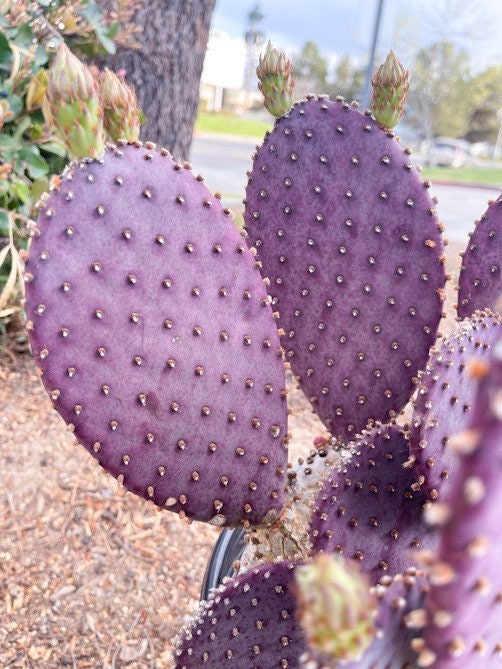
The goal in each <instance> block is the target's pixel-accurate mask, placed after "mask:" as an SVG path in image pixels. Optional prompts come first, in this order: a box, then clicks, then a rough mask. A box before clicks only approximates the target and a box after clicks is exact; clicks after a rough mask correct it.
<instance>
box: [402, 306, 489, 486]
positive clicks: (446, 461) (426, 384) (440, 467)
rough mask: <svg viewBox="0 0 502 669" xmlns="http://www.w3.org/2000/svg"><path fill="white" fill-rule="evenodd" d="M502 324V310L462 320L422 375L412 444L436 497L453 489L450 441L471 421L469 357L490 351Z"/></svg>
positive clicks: (454, 464)
mask: <svg viewBox="0 0 502 669" xmlns="http://www.w3.org/2000/svg"><path fill="white" fill-rule="evenodd" d="M501 324H502V321H501V318H500V316H499V315H497V314H494V313H492V312H490V311H486V312H476V313H475V314H474V315H473V317H472V319H466V320H464V321H463V322H462V323H460V324H459V325H458V327H457V332H456V333H454V334H452V335H451V336H450V337H449V338H448V339H446V340H444V341H443V342H442V343H441V344H439V345H438V347H437V350H436V351H435V352H434V353H433V355H432V357H431V359H430V361H429V362H428V364H427V367H426V371H425V374H424V375H423V377H422V378H421V381H420V386H419V390H418V397H417V401H416V405H415V410H414V414H413V423H414V425H415V429H414V431H413V434H412V438H411V441H410V450H411V454H412V459H413V460H414V470H415V473H416V475H417V476H418V477H419V482H420V485H421V486H422V489H423V491H424V492H425V493H426V494H427V495H429V496H430V497H431V498H432V499H435V498H437V496H438V495H440V496H441V498H442V497H443V495H444V494H446V493H447V491H448V490H449V488H450V486H451V480H452V478H454V476H455V470H456V468H457V466H458V459H457V458H456V456H455V455H454V454H453V453H451V451H450V450H449V449H448V448H447V445H448V442H449V440H450V439H451V438H452V437H453V436H454V435H455V434H457V432H459V431H460V430H463V429H465V428H466V427H467V425H468V424H469V422H470V421H471V411H472V405H473V400H474V396H475V391H476V386H475V384H473V382H472V379H471V378H470V376H469V368H468V362H469V360H470V359H471V358H473V357H475V358H477V359H481V360H483V359H485V358H486V357H487V356H489V355H490V353H491V348H492V346H493V343H494V342H495V341H497V339H498V338H499V337H500V332H501V331H502V327H501Z"/></svg>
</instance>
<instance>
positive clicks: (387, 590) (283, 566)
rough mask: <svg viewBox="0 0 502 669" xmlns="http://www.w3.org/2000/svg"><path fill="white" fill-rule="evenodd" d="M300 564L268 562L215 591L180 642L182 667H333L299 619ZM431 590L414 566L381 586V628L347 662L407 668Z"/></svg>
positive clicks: (358, 667) (363, 667)
mask: <svg viewBox="0 0 502 669" xmlns="http://www.w3.org/2000/svg"><path fill="white" fill-rule="evenodd" d="M299 564H301V563H294V562H277V563H266V564H263V565H261V566H260V567H257V568H255V569H251V570H249V571H247V572H245V573H243V574H241V575H240V576H237V577H235V578H234V579H231V580H228V581H227V582H226V583H225V584H224V585H222V586H221V587H220V588H218V589H217V590H214V591H213V593H212V595H211V596H210V599H209V600H208V601H207V602H202V604H201V606H200V609H199V611H198V612H197V613H196V614H195V616H194V618H193V620H192V622H191V623H190V625H189V626H188V627H187V628H186V629H185V630H183V631H182V633H181V634H180V636H179V638H178V640H177V643H176V644H175V650H174V658H175V669H196V668H198V667H207V669H221V667H222V666H226V664H228V665H229V666H236V667H239V669H271V668H272V667H277V668H278V669H300V667H302V668H305V669H307V668H308V669H312V668H316V669H317V668H319V669H320V668H321V667H322V668H326V669H327V668H328V667H332V666H333V664H332V663H331V662H326V661H325V660H323V659H321V658H320V657H319V656H318V655H317V654H316V652H315V650H314V649H312V648H309V646H308V645H307V642H306V639H305V635H304V632H303V630H302V628H301V626H300V624H299V622H298V610H297V601H296V597H295V594H294V593H295V591H296V584H295V578H294V575H295V568H296V567H297V566H299ZM424 588H425V584H424V581H423V578H422V577H421V576H419V575H416V574H415V573H413V572H412V573H408V574H406V575H404V576H403V575H401V574H400V575H398V576H396V577H395V578H394V579H389V583H388V585H387V586H378V587H377V589H376V595H377V599H378V610H377V617H376V628H377V630H379V631H377V633H376V635H375V639H374V641H373V642H371V645H370V646H369V647H368V648H367V650H366V651H365V652H364V653H363V654H362V657H361V658H360V659H359V660H357V661H353V662H344V664H343V666H347V667H350V669H373V668H374V667H386V668H389V669H402V667H404V666H407V665H406V663H407V662H409V663H412V662H413V661H414V659H415V658H416V654H415V652H414V651H413V650H412V649H411V640H412V638H413V636H414V634H415V631H414V629H413V624H411V625H410V622H411V618H412V612H413V611H415V610H416V609H420V607H421V606H422V602H423V595H424ZM347 606H348V607H350V602H348V603H347ZM334 624H335V625H336V624H337V622H336V621H334ZM340 624H341V625H343V624H347V621H346V620H345V621H342V620H340ZM410 666H412V665H411V664H410Z"/></svg>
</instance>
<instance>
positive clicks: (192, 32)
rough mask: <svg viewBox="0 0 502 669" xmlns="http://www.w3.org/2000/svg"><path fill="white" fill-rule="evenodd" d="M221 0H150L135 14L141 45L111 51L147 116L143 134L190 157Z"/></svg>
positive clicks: (113, 61)
mask: <svg viewBox="0 0 502 669" xmlns="http://www.w3.org/2000/svg"><path fill="white" fill-rule="evenodd" d="M215 3H216V0H144V2H142V3H141V5H140V7H139V9H138V10H137V12H136V14H135V16H134V23H136V24H137V25H139V26H141V27H142V29H143V32H142V33H141V34H140V35H139V41H140V42H141V47H140V48H139V49H138V50H134V49H128V48H123V47H120V48H119V49H118V50H117V53H116V54H115V55H114V56H112V57H110V59H109V61H108V62H109V65H110V67H112V68H113V69H114V70H115V71H118V70H120V69H124V70H125V71H126V81H127V82H128V83H130V84H132V85H133V86H134V87H135V89H136V93H137V96H138V101H139V106H140V108H141V110H142V111H143V113H144V115H145V117H146V121H145V123H144V125H143V128H142V130H141V139H143V140H150V141H152V142H156V143H157V144H159V145H161V146H164V147H165V148H167V149H168V150H169V151H170V152H171V153H172V155H173V156H174V157H175V158H176V159H187V158H188V157H189V152H190V144H191V142H192V135H193V128H194V124H195V119H196V116H197V106H198V102H199V85H200V77H201V73H202V66H203V64H204V56H205V53H206V47H207V39H208V35H209V26H210V22H211V15H212V12H213V9H214V6H215Z"/></svg>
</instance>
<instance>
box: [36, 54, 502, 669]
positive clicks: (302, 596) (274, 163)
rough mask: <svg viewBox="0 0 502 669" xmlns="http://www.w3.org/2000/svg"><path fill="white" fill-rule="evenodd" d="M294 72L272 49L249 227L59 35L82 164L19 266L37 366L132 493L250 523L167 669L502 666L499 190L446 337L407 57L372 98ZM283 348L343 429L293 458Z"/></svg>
mask: <svg viewBox="0 0 502 669" xmlns="http://www.w3.org/2000/svg"><path fill="white" fill-rule="evenodd" d="M291 72H292V65H291V62H289V61H288V60H287V59H286V58H285V56H284V54H282V53H281V52H279V51H277V50H276V49H274V48H273V47H272V45H271V44H270V43H269V45H268V46H267V49H266V52H265V55H264V56H263V57H262V58H261V59H260V64H259V67H258V76H259V78H260V80H261V81H260V88H261V90H262V92H263V94H264V96H265V99H266V105H267V108H268V109H269V110H270V111H271V113H272V114H274V115H275V116H276V117H277V120H276V122H275V127H274V129H273V130H272V132H271V133H267V135H266V137H265V139H264V142H263V144H262V145H261V147H260V148H259V149H258V150H257V152H256V154H255V155H254V163H253V169H252V171H251V172H250V174H249V181H248V185H247V191H246V201H245V204H246V208H245V215H244V218H245V222H246V228H247V231H245V232H243V233H241V235H240V234H239V233H238V231H237V229H236V228H235V226H234V225H233V222H232V217H231V212H230V210H228V209H223V208H222V206H221V204H220V202H219V197H218V196H217V195H215V196H213V195H211V194H210V193H209V192H208V190H207V189H206V187H205V185H204V183H203V179H202V177H201V176H200V175H198V176H194V174H193V173H192V172H191V169H190V165H189V164H188V163H185V164H181V163H178V162H175V161H174V160H173V159H172V158H171V156H170V154H169V152H168V151H167V150H165V149H160V150H157V148H156V146H155V144H153V143H151V142H146V143H144V144H143V143H142V142H139V141H138V139H137V138H138V131H139V121H138V110H137V107H136V104H135V98H134V94H133V92H132V91H131V90H130V89H128V88H127V86H126V84H125V82H123V81H122V80H120V79H118V78H117V77H116V76H115V75H113V74H112V73H110V72H106V73H104V74H99V75H96V76H94V75H92V74H91V72H90V71H89V70H88V69H87V68H86V67H85V66H84V65H83V64H82V63H80V62H79V61H78V60H77V59H75V58H74V57H73V56H71V54H70V53H69V52H68V51H67V50H65V48H63V47H62V48H61V49H60V51H59V53H58V55H57V57H56V59H55V61H54V65H53V67H52V70H51V72H50V74H49V80H48V89H47V99H48V102H49V105H50V109H51V114H52V116H53V119H54V123H55V125H56V127H57V128H58V129H59V132H60V133H61V135H62V136H63V138H64V139H65V141H66V142H67V145H68V147H69V149H70V151H71V153H72V154H73V155H74V156H75V157H76V158H77V160H76V161H75V162H73V163H71V164H70V165H69V166H68V167H67V168H66V170H65V172H64V174H63V176H62V178H61V180H59V182H58V185H57V187H55V188H54V189H53V190H52V192H51V193H50V194H48V195H46V196H43V197H42V199H41V202H40V205H39V206H40V213H39V218H38V222H37V224H36V225H35V226H34V227H32V229H31V236H32V240H31V246H30V254H29V260H28V262H27V266H26V270H27V271H26V281H27V282H28V286H27V292H26V298H27V308H26V311H27V315H28V324H27V325H28V329H29V331H30V340H31V345H32V349H33V354H34V356H35V358H36V360H37V363H38V365H39V368H40V370H41V373H42V374H43V377H42V380H43V383H44V386H45V388H46V389H47V391H48V393H49V395H50V397H51V399H52V401H53V403H54V406H55V407H56V409H57V410H58V411H59V413H60V414H61V416H62V417H63V419H64V420H65V421H66V422H67V423H68V426H69V428H70V430H71V431H73V432H74V433H75V435H76V437H77V439H78V441H79V442H81V443H82V445H83V446H84V447H85V448H87V449H88V450H89V451H90V453H91V454H92V455H93V456H94V457H95V458H96V459H97V460H98V461H99V462H100V463H101V465H102V466H103V467H104V468H105V469H106V470H107V471H109V472H110V473H111V474H112V475H114V476H115V477H117V479H118V480H119V482H120V483H122V484H123V485H124V486H125V487H126V488H127V489H129V490H131V491H132V492H134V493H136V494H138V495H140V496H142V497H144V498H146V499H147V500H150V501H152V502H153V503H155V504H156V505H158V506H160V507H164V508H167V509H170V510H172V511H175V512H177V513H179V515H180V516H181V517H182V518H183V517H184V518H187V519H189V520H201V521H206V522H210V523H213V524H216V525H219V526H224V525H225V526H237V525H243V526H244V529H245V531H246V532H247V539H248V541H247V542H246V548H245V549H244V554H243V556H242V560H241V563H240V565H241V566H240V565H239V563H238V562H237V563H234V567H235V569H236V570H237V572H239V569H240V572H239V573H237V575H236V576H235V577H234V578H233V579H231V580H227V579H225V580H224V582H223V583H222V584H215V585H217V586H218V587H216V588H215V589H214V590H213V591H212V592H211V594H210V595H209V597H208V599H207V601H205V602H203V603H202V604H201V605H200V607H199V609H198V611H197V612H196V614H195V617H194V618H193V619H192V622H191V623H189V625H188V626H187V627H186V628H185V629H184V630H183V631H182V632H181V633H180V636H179V639H178V642H177V645H176V646H175V652H174V662H175V666H176V668H177V669H192V668H193V669H196V668H198V667H207V668H208V669H209V668H211V667H212V668H214V669H219V668H220V667H222V666H234V667H238V668H239V669H271V668H272V667H278V668H279V669H294V668H298V669H321V668H326V669H327V668H330V669H332V668H333V667H334V666H337V667H338V666H341V665H343V666H346V667H349V668H353V669H374V668H375V667H386V668H387V667H391V668H392V669H401V668H402V667H429V666H430V667H433V668H434V669H457V668H458V669H460V667H462V669H478V667H480V666H481V665H483V666H484V665H487V666H488V667H492V666H493V667H500V666H502V606H501V602H502V580H501V577H500V570H499V568H498V566H499V565H498V561H499V560H498V559H499V557H500V552H501V551H502V543H501V540H500V536H501V533H500V527H499V525H500V523H499V522H498V519H499V514H500V503H501V501H502V500H501V492H500V491H501V490H502V487H501V473H502V469H501V468H502V430H501V421H502V409H501V402H502V400H501V398H502V378H501V365H502V337H501V316H500V314H497V313H496V309H497V308H500V301H499V292H500V291H501V290H502V286H501V284H500V255H501V247H500V239H501V235H500V230H499V229H498V228H500V213H501V207H500V198H499V199H498V200H497V201H496V202H495V203H493V204H491V205H490V207H489V209H488V211H487V213H486V214H485V215H484V216H483V217H482V219H481V222H480V223H479V224H478V226H477V228H476V230H475V232H474V233H473V235H472V236H471V239H470V242H469V247H468V249H467V251H466V253H465V254H464V257H463V266H462V272H461V276H460V286H459V300H458V315H459V317H460V318H463V319H464V320H463V321H462V322H461V323H459V324H458V325H457V328H456V330H455V331H454V332H453V333H452V334H450V335H449V336H447V337H446V338H442V339H440V340H439V342H438V343H436V338H437V336H438V324H439V321H440V319H441V317H442V316H443V315H444V314H443V302H444V299H445V292H444V285H445V280H446V275H445V269H444V263H445V257H444V255H443V240H442V225H441V223H440V222H439V220H438V218H437V213H436V207H435V202H434V200H433V199H432V198H430V196H429V194H428V188H429V186H430V184H429V183H428V182H425V183H423V182H422V180H421V178H420V176H419V173H418V171H417V169H416V168H415V167H414V165H413V164H412V163H411V162H410V158H409V151H407V150H406V149H405V150H403V149H402V148H401V146H400V144H399V142H398V140H397V139H396V138H395V137H394V134H393V131H392V130H391V128H392V127H393V126H394V125H395V123H397V122H398V121H399V119H400V118H401V115H402V112H403V103H404V97H405V94H406V92H407V90H408V73H407V72H406V71H405V69H404V68H403V66H402V65H401V64H400V63H399V62H398V61H397V59H396V58H395V56H394V54H392V53H391V54H390V56H389V58H388V59H387V61H386V62H385V64H384V65H383V66H382V67H381V68H380V69H379V70H378V71H377V73H376V74H375V76H374V79H373V85H374V98H373V100H374V102H373V104H374V113H373V114H372V113H371V112H370V111H367V112H365V113H361V112H359V111H358V109H357V105H355V104H348V103H347V102H345V101H344V100H343V99H341V98H338V99H337V100H336V101H334V102H332V101H330V100H328V99H327V98H326V97H325V96H318V97H315V96H309V97H308V98H307V99H306V100H302V101H301V102H297V103H295V104H293V97H292V95H293V81H292V76H291ZM46 106H47V105H46ZM103 119H104V121H103ZM105 132H106V133H107V134H108V136H109V137H110V138H111V139H112V140H114V141H115V143H114V144H108V145H107V146H106V148H105V144H104V138H105ZM276 323H277V325H276ZM277 326H278V327H277ZM281 337H282V342H281V339H280V338H281ZM433 345H434V348H431V347H433ZM285 368H286V369H288V370H289V369H290V370H291V371H292V373H293V376H294V378H295V380H296V381H297V383H298V384H299V387H300V388H301V389H302V390H303V392H304V393H305V394H306V396H307V397H308V399H309V401H310V402H311V404H312V408H313V410H314V412H315V413H317V414H318V415H319V417H320V418H321V420H322V421H323V422H324V424H325V426H326V427H327V428H328V430H329V431H330V433H331V435H332V437H331V438H330V439H328V440H325V439H323V440H321V441H322V445H321V446H320V447H319V448H318V450H317V452H315V453H314V455H311V456H309V457H308V458H307V461H306V462H305V461H304V460H301V461H300V464H301V469H300V470H299V472H298V475H297V472H296V471H295V470H294V469H293V468H290V470H289V471H288V464H287V444H288V441H289V434H288V426H287V412H288V408H287V402H286V396H287V391H286V379H285ZM407 404H409V406H408V407H407V410H405V411H403V409H404V407H405V406H406V405H407ZM410 417H411V419H410ZM459 431H460V432H461V434H460V435H457V434H456V433H457V432H459ZM315 443H316V444H317V443H318V442H317V441H316V442H315ZM306 452H308V451H307V448H306ZM320 458H322V459H323V461H324V462H326V463H328V464H329V466H323V465H322V464H321V466H319V459H320ZM290 467H291V466H290ZM298 528H301V529H298ZM234 531H235V530H234ZM260 533H261V534H260ZM264 537H265V538H264ZM266 541H268V542H269V544H270V545H269V547H268V548H267V550H264V548H263V547H264V542H266ZM265 553H266V554H267V559H266V560H264V554H265ZM290 553H291V554H290ZM245 565H246V567H245ZM474 619H475V621H476V624H474V625H473V624H472V621H473V620H474Z"/></svg>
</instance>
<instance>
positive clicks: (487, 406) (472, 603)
mask: <svg viewBox="0 0 502 669" xmlns="http://www.w3.org/2000/svg"><path fill="white" fill-rule="evenodd" d="M471 371H472V372H474V373H475V374H474V375H475V376H478V377H479V376H481V377H482V378H481V381H480V382H479V386H478V388H477V390H476V393H475V400H474V402H473V411H472V416H471V419H472V420H471V422H470V424H469V426H468V429H467V430H466V431H465V432H462V433H460V434H458V435H457V436H456V438H455V444H452V445H454V447H455V450H456V451H457V454H458V458H459V460H460V464H459V466H458V467H457V470H456V472H455V474H454V476H453V477H452V478H453V480H452V485H451V489H450V491H449V494H448V495H447V496H446V497H445V499H444V500H442V502H443V503H442V504H441V507H442V510H441V513H440V516H443V517H444V521H445V522H444V525H443V527H442V528H441V543H440V548H439V550H438V553H437V555H436V556H435V557H434V562H433V564H432V566H431V578H430V580H431V588H430V591H429V595H428V597H427V599H426V608H427V611H428V613H429V622H428V625H427V627H426V629H425V632H424V639H425V644H426V645H425V648H424V651H423V652H424V653H425V654H426V655H427V656H428V659H429V663H428V664H427V665H425V664H424V665H421V664H420V663H419V665H420V666H432V667H434V668H437V669H464V668H465V669H478V668H483V667H486V669H491V668H492V667H493V668H496V667H500V666H502V572H501V570H500V557H501V555H502V533H501V532H500V508H501V505H502V338H501V337H500V336H499V338H498V341H497V342H496V343H495V342H494V345H493V348H492V355H491V356H490V358H487V359H486V360H485V361H484V362H483V363H481V364H478V366H477V368H475V367H473V368H472V369H471ZM478 381H479V378H478Z"/></svg>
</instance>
